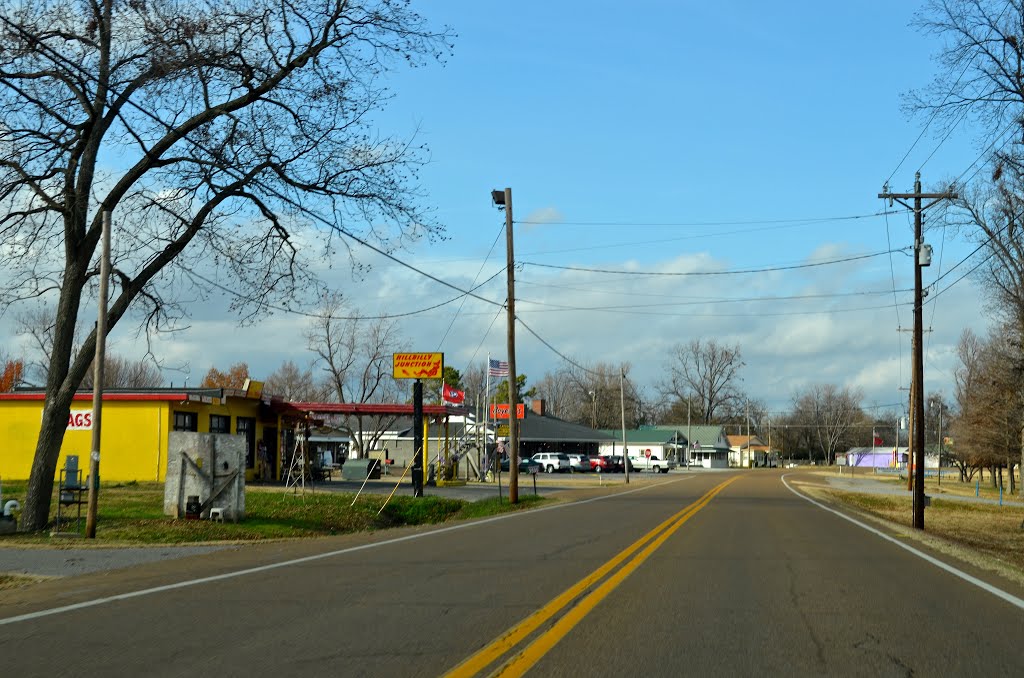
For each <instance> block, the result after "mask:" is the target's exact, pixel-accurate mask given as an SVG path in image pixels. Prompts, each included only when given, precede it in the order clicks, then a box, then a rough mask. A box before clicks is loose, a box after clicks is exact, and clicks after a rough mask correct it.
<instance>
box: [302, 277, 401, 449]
mask: <svg viewBox="0 0 1024 678" xmlns="http://www.w3.org/2000/svg"><path fill="white" fill-rule="evenodd" d="M306 339H307V340H308V342H309V349H310V350H311V351H313V353H314V354H315V355H316V356H317V359H316V363H315V366H316V367H318V368H319V369H321V370H323V371H324V373H325V374H326V376H327V380H328V382H329V384H330V386H331V389H332V391H333V392H334V396H335V397H336V398H337V399H338V402H342V403H383V402H396V401H398V400H401V399H403V398H404V397H405V394H406V389H405V387H404V386H402V385H401V384H400V383H399V382H398V381H397V380H396V379H395V378H394V377H393V376H392V369H393V364H392V356H393V355H394V353H395V352H397V351H401V350H402V344H403V340H402V338H401V336H400V335H399V332H398V325H397V323H396V322H395V321H394V320H387V319H384V318H376V319H370V318H362V317H360V315H359V311H358V310H357V309H351V308H348V307H346V306H345V304H344V303H343V302H342V300H341V298H340V297H338V296H331V297H329V298H328V299H327V300H326V301H325V302H324V306H323V309H322V314H321V315H320V316H319V317H317V318H316V319H315V320H313V322H312V324H311V326H310V328H309V329H308V331H307V333H306ZM396 420H397V417H395V416H391V415H387V416H384V415H380V416H361V415H360V416H355V417H352V418H349V419H347V420H341V421H338V422H337V424H338V425H339V426H340V427H341V428H342V429H344V430H346V431H347V432H348V433H349V436H350V438H351V440H352V442H351V449H352V451H353V453H354V454H356V455H358V456H365V455H366V454H368V453H369V452H370V451H371V450H373V449H374V448H375V447H376V445H377V442H378V441H379V440H380V437H381V435H382V434H383V433H384V432H385V431H386V430H388V428H389V427H390V426H391V425H392V424H394V422H395V421H396Z"/></svg>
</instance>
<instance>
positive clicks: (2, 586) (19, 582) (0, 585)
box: [0, 573, 49, 591]
mask: <svg viewBox="0 0 1024 678" xmlns="http://www.w3.org/2000/svg"><path fill="white" fill-rule="evenodd" d="M44 579H49V577H35V576H31V575H24V574H9V573H0V591H4V590H8V589H17V588H21V587H22V586H28V585H30V584H35V583H37V582H40V581H43V580H44Z"/></svg>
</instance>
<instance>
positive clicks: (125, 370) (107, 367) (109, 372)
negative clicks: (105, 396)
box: [82, 353, 163, 389]
mask: <svg viewBox="0 0 1024 678" xmlns="http://www.w3.org/2000/svg"><path fill="white" fill-rule="evenodd" d="M162 383H163V377H162V376H161V375H160V369H159V368H158V367H157V366H156V365H155V364H153V362H152V361H150V360H147V359H145V358H143V359H142V360H132V359H130V358H125V357H123V356H119V355H114V354H109V353H108V354H107V355H106V356H105V357H104V361H103V387H104V388H156V387H158V386H160V385H161V384H162ZM92 385H93V370H92V367H91V366H90V368H89V371H88V372H86V374H85V378H83V379H82V388H89V389H91V388H92Z"/></svg>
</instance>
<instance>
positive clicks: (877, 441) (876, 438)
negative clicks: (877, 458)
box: [871, 436, 882, 447]
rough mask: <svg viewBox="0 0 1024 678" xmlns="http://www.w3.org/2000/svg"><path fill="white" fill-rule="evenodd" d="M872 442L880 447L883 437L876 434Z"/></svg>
mask: <svg viewBox="0 0 1024 678" xmlns="http://www.w3.org/2000/svg"><path fill="white" fill-rule="evenodd" d="M871 444H872V445H874V446H875V447H879V446H881V444H882V439H881V438H879V437H878V436H875V438H874V440H872V441H871Z"/></svg>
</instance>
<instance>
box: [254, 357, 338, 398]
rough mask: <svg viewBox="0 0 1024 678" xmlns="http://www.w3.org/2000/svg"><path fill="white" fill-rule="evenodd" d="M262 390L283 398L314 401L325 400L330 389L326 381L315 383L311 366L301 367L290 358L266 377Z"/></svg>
mask: <svg viewBox="0 0 1024 678" xmlns="http://www.w3.org/2000/svg"><path fill="white" fill-rule="evenodd" d="M263 391H264V392H265V393H270V394H271V395H275V396H281V397H282V398H284V399H285V400H297V401H301V402H315V401H318V400H326V399H327V398H328V397H329V395H330V392H331V389H330V387H329V385H327V384H326V383H322V382H321V383H317V381H316V379H314V377H313V368H312V367H306V368H305V369H302V368H300V367H299V366H298V365H296V364H295V363H294V362H292V361H291V360H286V361H284V362H283V363H281V366H280V367H278V368H277V369H276V370H274V371H273V372H272V373H271V374H270V376H268V377H267V378H266V380H265V381H264V383H263Z"/></svg>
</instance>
